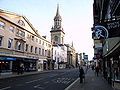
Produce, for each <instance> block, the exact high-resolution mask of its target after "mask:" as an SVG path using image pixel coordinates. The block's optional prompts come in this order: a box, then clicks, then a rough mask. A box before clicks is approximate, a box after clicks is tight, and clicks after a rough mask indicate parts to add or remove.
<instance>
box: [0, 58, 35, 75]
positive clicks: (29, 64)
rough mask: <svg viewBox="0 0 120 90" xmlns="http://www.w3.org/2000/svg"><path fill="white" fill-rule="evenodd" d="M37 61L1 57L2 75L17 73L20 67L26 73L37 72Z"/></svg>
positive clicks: (0, 68) (0, 69)
mask: <svg viewBox="0 0 120 90" xmlns="http://www.w3.org/2000/svg"><path fill="white" fill-rule="evenodd" d="M36 63H37V59H31V58H20V57H5V56H0V73H8V72H17V70H18V69H19V67H20V65H21V64H22V65H24V71H27V72H28V71H36V70H37V68H36Z"/></svg>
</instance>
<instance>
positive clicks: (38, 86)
mask: <svg viewBox="0 0 120 90" xmlns="http://www.w3.org/2000/svg"><path fill="white" fill-rule="evenodd" d="M34 88H39V89H44V88H43V87H41V86H40V85H36V86H34Z"/></svg>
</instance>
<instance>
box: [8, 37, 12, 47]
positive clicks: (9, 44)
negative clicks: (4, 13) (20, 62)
mask: <svg viewBox="0 0 120 90" xmlns="http://www.w3.org/2000/svg"><path fill="white" fill-rule="evenodd" d="M12 43H13V39H10V38H9V40H8V48H12Z"/></svg>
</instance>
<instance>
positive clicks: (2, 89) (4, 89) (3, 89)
mask: <svg viewBox="0 0 120 90" xmlns="http://www.w3.org/2000/svg"><path fill="white" fill-rule="evenodd" d="M10 88H11V87H10V86H9V87H5V88H1V89H0V90H6V89H10Z"/></svg>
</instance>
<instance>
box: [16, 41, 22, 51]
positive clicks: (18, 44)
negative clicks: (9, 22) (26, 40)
mask: <svg viewBox="0 0 120 90" xmlns="http://www.w3.org/2000/svg"><path fill="white" fill-rule="evenodd" d="M21 48H22V44H21V42H19V41H17V42H16V49H17V50H21Z"/></svg>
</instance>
